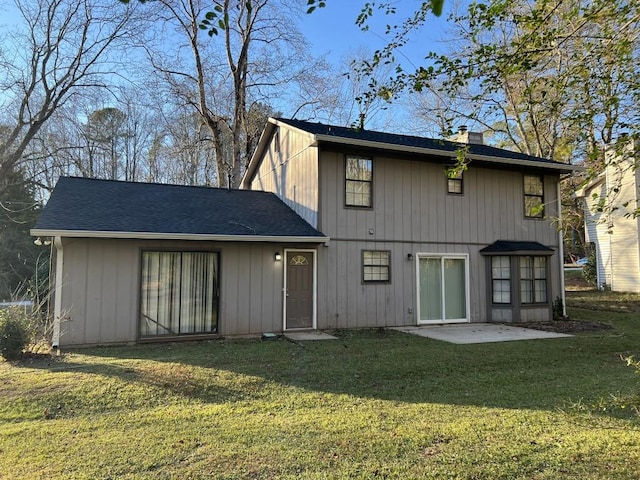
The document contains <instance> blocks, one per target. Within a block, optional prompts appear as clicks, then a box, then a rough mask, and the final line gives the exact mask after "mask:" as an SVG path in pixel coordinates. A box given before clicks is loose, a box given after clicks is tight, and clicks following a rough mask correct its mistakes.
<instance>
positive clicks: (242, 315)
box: [236, 245, 253, 335]
mask: <svg viewBox="0 0 640 480" xmlns="http://www.w3.org/2000/svg"><path fill="white" fill-rule="evenodd" d="M236 252H237V255H238V272H239V274H238V303H237V305H238V307H237V308H238V324H237V329H238V333H240V334H243V335H246V334H248V333H251V328H250V321H249V316H250V309H249V303H250V300H249V299H250V298H251V295H252V293H253V292H252V291H251V258H250V253H249V252H248V251H247V247H245V245H242V246H241V247H236Z"/></svg>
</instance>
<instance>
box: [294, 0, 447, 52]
mask: <svg viewBox="0 0 640 480" xmlns="http://www.w3.org/2000/svg"><path fill="white" fill-rule="evenodd" d="M365 3H366V1H365V0H328V1H327V6H326V7H324V8H318V9H316V10H315V11H314V12H313V13H311V14H309V15H304V16H303V18H302V21H301V25H300V29H301V31H302V33H303V34H304V35H305V36H306V37H307V39H308V40H309V42H310V43H311V44H312V45H313V52H314V53H315V54H318V55H319V54H323V53H327V52H330V53H331V55H332V56H333V55H335V56H336V57H337V58H339V57H340V56H342V55H343V54H345V53H347V52H348V51H349V50H353V49H355V48H356V47H358V46H367V47H368V48H369V49H371V51H375V50H376V49H377V48H381V47H383V46H384V45H385V43H386V42H385V39H384V31H385V26H386V24H387V23H394V24H395V23H398V22H399V21H401V20H403V19H404V18H405V17H406V16H408V15H409V14H410V13H411V12H412V11H413V10H414V9H415V8H416V7H417V6H418V4H419V3H420V2H417V1H406V0H404V1H403V2H399V1H396V2H395V3H396V4H397V5H398V7H397V8H398V14H397V15H395V16H387V15H385V14H384V12H382V11H374V15H373V17H371V23H370V29H369V31H366V32H363V31H362V30H361V29H360V28H359V27H358V26H357V25H356V23H355V22H356V18H357V16H358V14H359V13H360V11H361V10H362V7H363V5H364V4H365ZM451 6H452V2H451V1H449V2H446V1H445V7H444V11H443V13H442V15H441V16H440V17H436V16H434V15H432V16H430V18H429V20H428V21H427V24H426V25H425V28H423V29H421V32H420V37H419V38H415V39H414V40H413V41H412V43H410V44H409V45H407V46H406V47H404V48H403V49H402V54H403V55H404V57H405V60H406V61H409V62H410V63H413V64H415V65H419V64H420V62H421V61H422V59H423V57H424V54H425V53H426V52H427V51H429V50H434V49H438V46H439V43H440V42H441V41H442V40H444V39H445V38H446V28H447V16H448V14H449V13H450V11H451V8H452V7H451Z"/></svg>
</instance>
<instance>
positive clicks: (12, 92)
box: [0, 0, 136, 187]
mask: <svg viewBox="0 0 640 480" xmlns="http://www.w3.org/2000/svg"><path fill="white" fill-rule="evenodd" d="M17 7H18V11H19V13H20V14H21V16H22V18H23V19H24V23H25V25H26V27H27V29H26V32H19V31H17V32H12V34H11V36H7V37H6V38H4V40H3V47H4V48H3V50H2V51H1V52H0V55H1V58H0V62H1V65H2V79H1V80H0V85H1V86H2V88H3V91H4V98H3V100H4V101H5V106H4V107H5V108H4V110H5V111H6V112H9V113H8V117H10V118H7V119H6V125H7V126H8V127H9V129H8V132H7V134H6V135H5V136H3V138H2V142H0V178H7V177H8V176H9V175H11V173H12V172H13V171H14V169H15V168H17V167H18V168H19V167H20V166H21V164H22V162H24V161H25V160H26V159H25V158H24V153H25V152H26V151H27V149H28V146H29V144H30V143H31V142H32V141H33V139H34V138H35V136H36V135H37V134H38V133H39V132H40V130H41V129H42V127H43V126H44V125H45V124H46V123H47V122H48V121H49V120H50V119H51V117H52V115H53V114H54V112H56V110H57V109H59V108H60V107H61V106H62V105H63V104H64V103H65V102H66V101H68V100H69V99H70V98H72V97H73V96H74V95H75V94H77V93H78V92H79V91H80V90H81V89H83V88H86V87H88V86H101V87H102V86H105V85H106V83H105V82H106V76H107V75H117V70H118V62H117V61H116V60H115V58H114V57H109V55H110V53H111V52H112V49H113V48H114V47H116V45H118V44H119V43H120V42H121V41H122V40H124V39H125V38H127V37H129V36H130V35H131V34H132V33H135V31H136V28H135V26H134V25H133V19H134V18H135V11H136V6H133V5H132V6H126V5H121V4H109V5H106V4H104V3H100V2H97V1H94V0H35V1H33V2H23V1H18V2H17ZM0 187H1V186H0Z"/></svg>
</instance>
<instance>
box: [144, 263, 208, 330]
mask: <svg viewBox="0 0 640 480" xmlns="http://www.w3.org/2000/svg"><path fill="white" fill-rule="evenodd" d="M141 275H142V282H141V299H140V331H139V334H140V336H141V337H154V336H161V335H183V334H193V333H216V332H217V329H218V297H219V288H218V253H216V252H143V253H142V268H141Z"/></svg>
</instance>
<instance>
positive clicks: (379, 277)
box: [362, 250, 391, 283]
mask: <svg viewBox="0 0 640 480" xmlns="http://www.w3.org/2000/svg"><path fill="white" fill-rule="evenodd" d="M390 257H391V253H390V252H389V251H386V250H363V251H362V281H363V282H364V283H384V282H389V281H390V280H391V276H390V266H391V261H390Z"/></svg>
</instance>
